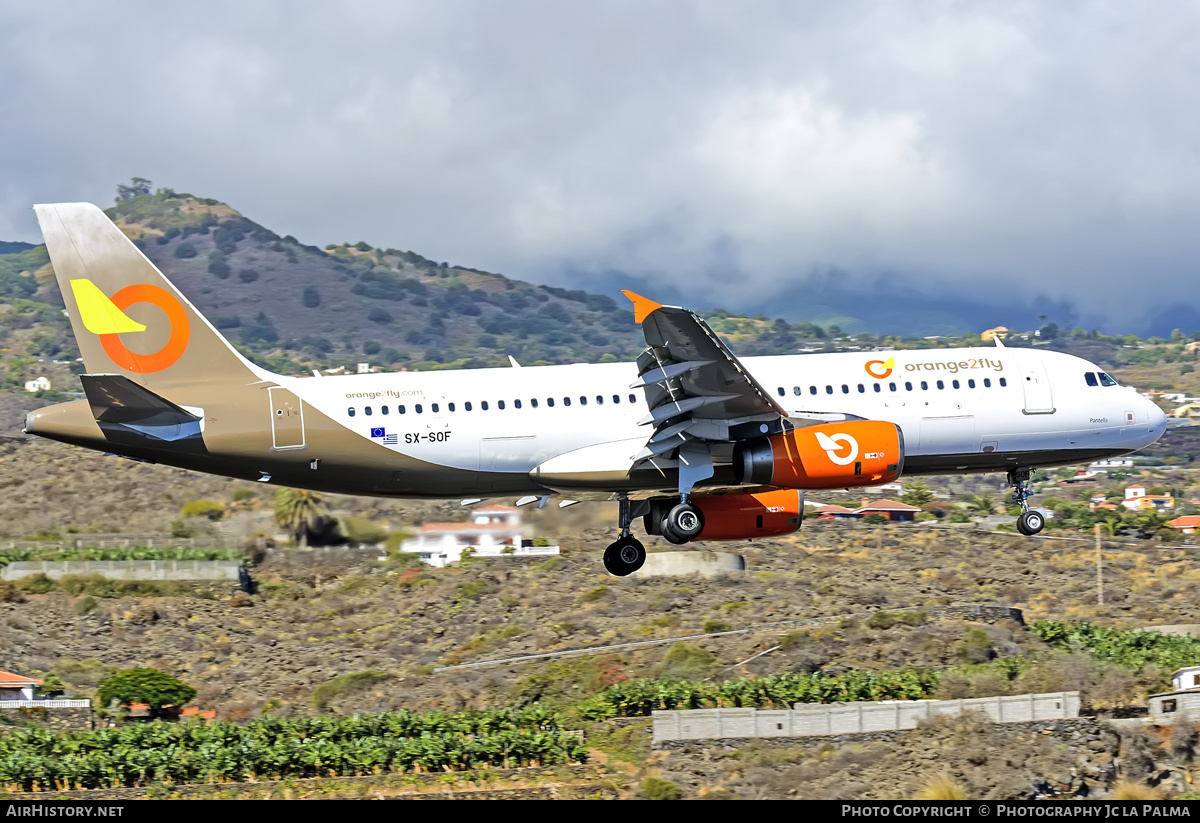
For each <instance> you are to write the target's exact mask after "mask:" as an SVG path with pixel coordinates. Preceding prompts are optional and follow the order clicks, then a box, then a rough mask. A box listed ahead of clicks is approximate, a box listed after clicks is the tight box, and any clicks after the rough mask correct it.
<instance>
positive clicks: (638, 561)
mask: <svg viewBox="0 0 1200 823" xmlns="http://www.w3.org/2000/svg"><path fill="white" fill-rule="evenodd" d="M620 506H621V508H620V514H619V515H618V520H619V521H620V522H619V525H620V527H621V536H620V537H618V538H617V539H616V540H615V541H614V542H613V543H611V544H610V545H609V547H608V548H607V549H605V550H604V568H605V569H606V570H607V571H608V573H609V574H611V575H613V576H614V577H625V576H626V575H629V574H633V573H634V572H635V571H637V570H638V569H640V568H641V567H642V564H643V563H645V562H646V547H645V546H643V545H642V543H641V541H640V540H638V539H637V538H636V537H634V536H633V535H632V534H630V533H629V527H630V525H631V524H632V523H633V518H634V511H633V504H632V503H631V502H630V500H629V498H628V497H626V496H625V495H621V500H620Z"/></svg>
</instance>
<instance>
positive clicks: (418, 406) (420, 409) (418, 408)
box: [413, 403, 424, 414]
mask: <svg viewBox="0 0 1200 823" xmlns="http://www.w3.org/2000/svg"><path fill="white" fill-rule="evenodd" d="M413 411H415V412H416V413H417V414H420V413H421V412H422V411H424V409H422V408H421V404H420V403H418V404H417V405H415V406H413Z"/></svg>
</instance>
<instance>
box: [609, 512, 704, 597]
mask: <svg viewBox="0 0 1200 823" xmlns="http://www.w3.org/2000/svg"><path fill="white" fill-rule="evenodd" d="M620 505H621V509H620V515H619V520H620V526H621V536H620V537H618V538H617V539H616V541H614V542H613V543H612V544H611V545H610V546H609V547H608V548H607V549H605V550H604V568H605V569H607V570H608V573H609V574H612V575H616V576H617V577H624V576H625V575H627V574H632V573H633V572H635V571H637V570H638V569H640V568H641V567H642V564H643V563H645V562H646V549H645V548H644V547H643V546H642V544H641V542H639V541H638V540H637V538H635V537H633V536H632V535H631V534H630V533H629V527H630V525H631V524H632V523H633V520H634V518H635V517H642V518H644V519H645V525H646V532H647V534H658V535H662V536H663V537H665V538H666V539H667V540H669V541H670V542H672V543H674V544H676V545H681V544H683V543H688V542H691V541H692V540H695V539H696V538H697V537H699V536H700V533H701V532H703V531H704V513H703V512H701V511H700V509H699V508H698V507H697V506H696V505H694V504H693V503H691V502H689V501H688V500H687V499H686V498H684V499H683V500H681V501H680V502H679V503H676V504H675V505H674V506H671V504H670V501H669V500H666V499H664V498H656V499H654V500H630V499H629V498H628V497H624V496H623V497H621V498H620ZM668 506H671V507H670V508H667V507H668Z"/></svg>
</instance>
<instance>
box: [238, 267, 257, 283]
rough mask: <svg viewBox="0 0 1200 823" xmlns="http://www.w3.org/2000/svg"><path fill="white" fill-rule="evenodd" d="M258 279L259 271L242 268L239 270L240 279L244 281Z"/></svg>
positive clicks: (249, 281) (248, 281) (251, 281)
mask: <svg viewBox="0 0 1200 823" xmlns="http://www.w3.org/2000/svg"><path fill="white" fill-rule="evenodd" d="M257 279H258V272H256V271H255V270H254V269H242V270H241V271H240V272H238V280H241V281H242V282H243V283H253V282H254V281H255V280H257Z"/></svg>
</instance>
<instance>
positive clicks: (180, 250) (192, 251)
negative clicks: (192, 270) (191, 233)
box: [175, 243, 196, 260]
mask: <svg viewBox="0 0 1200 823" xmlns="http://www.w3.org/2000/svg"><path fill="white" fill-rule="evenodd" d="M175 256H176V257H178V258H179V259H180V260H191V259H192V258H193V257H195V256H196V247H195V246H193V245H192V244H191V243H180V244H179V245H178V246H176V247H175Z"/></svg>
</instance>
